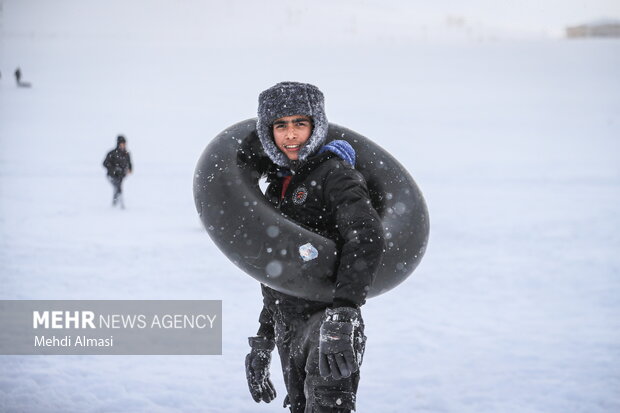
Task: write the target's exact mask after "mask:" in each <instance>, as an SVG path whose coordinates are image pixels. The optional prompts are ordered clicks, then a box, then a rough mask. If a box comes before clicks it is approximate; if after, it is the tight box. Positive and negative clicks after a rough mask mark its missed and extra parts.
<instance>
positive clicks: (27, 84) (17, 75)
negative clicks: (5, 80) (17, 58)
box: [15, 67, 32, 87]
mask: <svg viewBox="0 0 620 413" xmlns="http://www.w3.org/2000/svg"><path fill="white" fill-rule="evenodd" d="M15 81H16V82H17V86H19V87H30V86H32V85H31V84H30V82H22V70H21V69H20V68H19V67H18V68H17V69H15Z"/></svg>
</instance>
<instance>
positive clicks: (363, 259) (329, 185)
mask: <svg viewBox="0 0 620 413" xmlns="http://www.w3.org/2000/svg"><path fill="white" fill-rule="evenodd" d="M287 174H288V175H290V172H289V171H288V170H272V171H271V172H270V173H269V175H268V182H269V186H268V188H267V191H266V193H265V195H266V196H267V198H268V199H269V201H270V202H271V203H272V204H273V205H274V206H275V207H276V208H278V209H279V210H280V211H281V212H282V213H283V214H284V215H285V216H287V217H288V218H290V219H292V220H294V221H296V222H298V223H299V224H300V225H302V226H304V227H306V228H307V229H309V230H311V231H314V232H317V233H319V234H321V235H323V236H325V237H328V238H331V239H333V240H334V241H335V242H336V245H337V247H338V250H339V251H340V259H339V263H338V268H337V271H336V290H335V294H334V302H333V303H325V302H319V301H311V300H306V299H302V298H297V297H292V296H290V295H288V294H284V293H281V292H279V291H276V290H273V289H271V288H269V287H267V286H265V285H261V286H262V292H263V304H264V306H263V311H262V313H261V316H260V319H259V321H260V323H261V327H260V329H259V332H258V334H259V335H262V336H266V337H273V325H272V323H273V319H274V317H276V318H280V319H282V318H284V319H286V318H288V317H291V316H292V317H295V316H302V317H304V318H308V317H309V316H310V315H312V314H313V313H316V312H317V311H322V310H324V309H325V308H327V307H329V306H334V307H340V306H361V305H363V304H364V302H365V299H366V293H367V291H368V288H369V287H370V285H371V284H372V282H373V281H374V277H375V273H376V271H377V269H378V267H379V265H380V263H381V258H382V256H383V250H384V247H385V244H384V239H383V228H382V226H381V220H380V218H379V216H378V214H377V212H376V211H375V209H374V208H373V206H372V204H371V202H370V196H369V194H368V189H367V186H366V181H365V180H364V178H363V176H362V174H361V173H359V172H358V171H356V170H355V169H354V168H353V167H352V166H351V165H350V164H348V163H347V162H345V161H343V160H342V159H340V158H339V157H338V156H336V155H335V154H334V153H332V152H324V153H322V154H319V155H314V156H311V157H310V158H308V159H307V161H306V162H305V163H303V164H302V165H301V166H300V167H299V168H298V169H297V170H296V171H295V173H294V174H292V177H291V180H290V183H289V185H288V188H287V189H286V192H285V194H284V198H282V186H283V177H284V176H285V175H287Z"/></svg>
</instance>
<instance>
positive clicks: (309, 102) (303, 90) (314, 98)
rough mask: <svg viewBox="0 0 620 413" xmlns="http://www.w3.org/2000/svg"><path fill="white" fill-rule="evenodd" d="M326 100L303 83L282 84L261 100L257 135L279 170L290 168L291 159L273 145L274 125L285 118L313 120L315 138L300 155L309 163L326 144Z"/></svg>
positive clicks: (265, 92) (274, 87) (313, 87)
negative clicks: (308, 159)
mask: <svg viewBox="0 0 620 413" xmlns="http://www.w3.org/2000/svg"><path fill="white" fill-rule="evenodd" d="M324 101H325V99H324V97H323V93H322V92H321V91H320V90H319V88H318V87H316V86H314V85H311V84H308V83H299V82H281V83H278V84H277V85H275V86H272V87H270V88H269V89H267V90H265V91H263V92H262V93H261V94H260V95H259V96H258V121H257V122H256V132H257V133H258V138H259V139H260V141H261V143H262V145H263V148H264V149H265V152H266V153H267V156H269V158H270V159H271V160H272V161H273V162H274V163H275V164H276V165H279V166H284V167H290V165H291V164H290V160H289V159H288V157H287V156H286V155H285V154H284V153H282V151H280V149H278V147H277V146H276V144H275V143H274V141H273V129H272V127H273V122H274V121H275V120H276V119H279V118H282V117H284V116H293V115H304V116H310V117H311V118H312V121H313V124H314V128H313V129H312V135H310V138H308V141H307V142H306V143H305V145H304V146H303V147H302V148H301V150H300V151H299V158H298V159H299V160H300V161H302V162H303V161H305V160H306V158H308V156H310V155H312V154H313V153H314V152H316V151H317V150H318V149H319V148H320V147H321V146H323V144H324V143H325V138H326V136H327V128H328V126H329V124H328V122H327V116H325V103H324Z"/></svg>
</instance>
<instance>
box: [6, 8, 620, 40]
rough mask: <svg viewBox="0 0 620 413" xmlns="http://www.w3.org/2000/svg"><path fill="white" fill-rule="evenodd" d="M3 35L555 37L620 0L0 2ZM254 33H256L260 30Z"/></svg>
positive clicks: (611, 11)
mask: <svg viewBox="0 0 620 413" xmlns="http://www.w3.org/2000/svg"><path fill="white" fill-rule="evenodd" d="M0 4H1V5H2V11H1V15H0V16H1V25H2V29H1V30H2V32H3V33H4V34H5V35H14V34H32V33H37V34H67V33H74V34H75V33H85V34H93V33H98V34H101V33H104V34H128V35H144V36H158V35H162V34H163V33H165V35H166V36H173V37H174V36H179V35H181V36H188V37H190V38H195V37H196V36H199V37H200V36H201V35H204V36H205V38H208V39H211V38H213V34H214V33H218V32H219V33H221V34H222V35H223V36H226V37H229V38H230V37H233V38H234V37H237V38H239V39H252V38H255V37H256V36H257V35H259V34H261V33H262V34H264V33H270V36H272V35H275V34H279V35H282V34H283V31H288V32H290V34H292V35H295V34H296V31H299V32H302V31H303V33H305V35H304V36H305V37H304V39H306V38H307V37H308V36H309V35H310V34H311V36H316V37H318V38H321V36H327V37H329V36H332V35H338V34H343V35H348V36H350V37H352V38H355V37H358V38H364V37H367V38H370V39H372V38H377V37H382V36H383V37H386V36H392V37H395V38H408V37H410V38H416V37H419V36H422V35H426V36H428V35H429V33H430V36H431V37H432V36H434V35H436V33H437V32H440V31H450V30H452V31H455V30H457V31H458V30H463V31H465V30H469V33H471V32H472V31H474V32H476V33H482V34H488V33H491V34H500V36H501V37H511V36H526V37H527V36H550V37H558V36H562V35H563V33H564V28H565V27H566V26H567V25H574V24H580V23H583V22H590V21H593V20H598V19H601V18H608V19H620V0H587V1H581V0H580V1H576V0H467V1H463V0H435V1H432V2H431V1H427V0H340V1H337V0H313V1H307V0H263V1H260V2H258V1H248V0H227V1H221V0H218V1H214V0H131V1H127V0H105V1H103V0H54V1H49V0H0ZM259 37H260V35H259Z"/></svg>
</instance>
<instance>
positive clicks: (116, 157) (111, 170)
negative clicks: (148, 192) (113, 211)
mask: <svg viewBox="0 0 620 413" xmlns="http://www.w3.org/2000/svg"><path fill="white" fill-rule="evenodd" d="M126 145H127V140H126V139H125V137H124V136H123V135H118V137H117V138H116V148H115V149H112V150H111V151H110V152H108V154H107V155H106V157H105V160H104V161H103V167H104V168H106V169H107V171H108V180H109V181H110V182H111V183H112V186H113V187H114V197H113V198H112V206H116V205H117V204H118V205H119V206H120V207H121V208H122V209H125V203H124V202H123V195H122V194H123V189H122V184H123V179H124V178H125V176H127V174H130V173H132V166H131V156H130V155H129V152H127V149H126Z"/></svg>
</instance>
